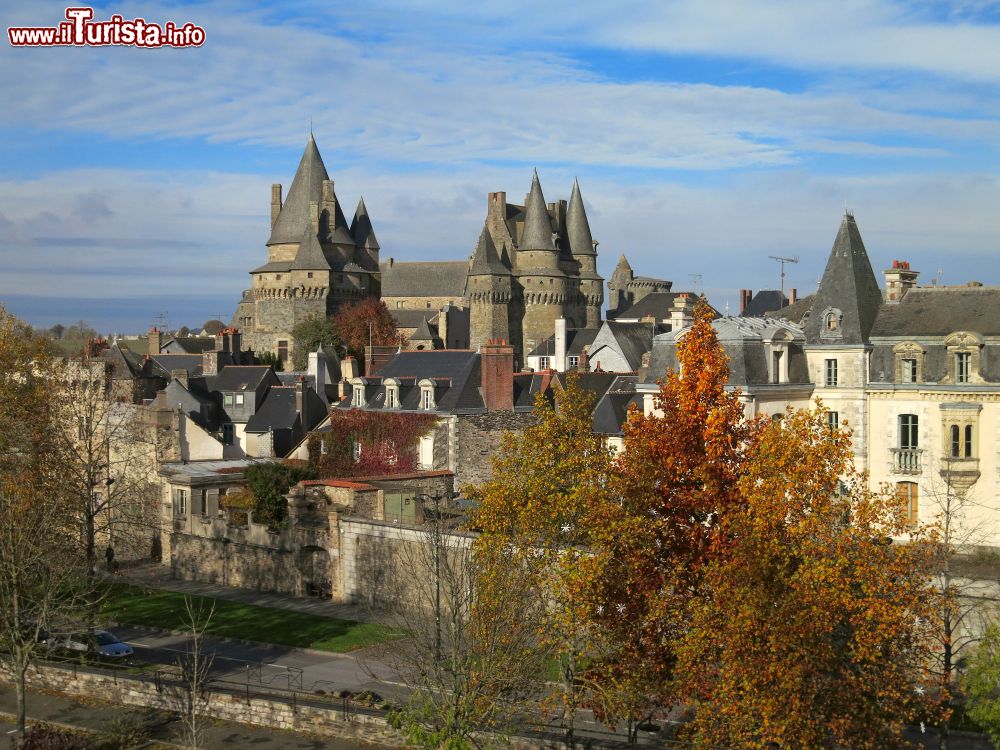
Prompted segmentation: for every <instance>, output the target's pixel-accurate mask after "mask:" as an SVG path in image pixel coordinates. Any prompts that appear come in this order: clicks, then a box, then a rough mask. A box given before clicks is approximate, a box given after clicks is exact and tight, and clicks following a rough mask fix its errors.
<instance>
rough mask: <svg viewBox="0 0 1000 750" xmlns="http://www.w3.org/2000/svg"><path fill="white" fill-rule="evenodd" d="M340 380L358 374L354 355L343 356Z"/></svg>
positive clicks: (352, 378)
mask: <svg viewBox="0 0 1000 750" xmlns="http://www.w3.org/2000/svg"><path fill="white" fill-rule="evenodd" d="M340 375H341V380H354V378H356V377H357V376H358V360H356V359H355V358H354V357H351V356H347V357H344V361H343V363H342V364H341V366H340Z"/></svg>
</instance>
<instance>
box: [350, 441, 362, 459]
mask: <svg viewBox="0 0 1000 750" xmlns="http://www.w3.org/2000/svg"><path fill="white" fill-rule="evenodd" d="M351 455H352V456H354V460H355V461H360V460H361V441H360V440H355V441H354V443H353V444H352V445H351Z"/></svg>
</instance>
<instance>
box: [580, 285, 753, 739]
mask: <svg viewBox="0 0 1000 750" xmlns="http://www.w3.org/2000/svg"><path fill="white" fill-rule="evenodd" d="M712 318H713V314H712V311H711V309H710V308H709V307H708V305H706V304H704V303H699V304H698V306H697V307H696V310H695V322H694V324H693V325H692V326H691V328H689V329H688V330H686V331H685V332H684V333H683V334H682V335H681V337H680V339H679V340H678V342H677V363H678V369H677V371H673V370H671V371H668V372H666V373H665V375H664V378H663V380H662V381H661V384H660V392H659V393H658V394H657V395H656V397H655V399H654V410H653V411H652V412H651V413H649V414H643V413H641V412H638V411H633V412H632V413H631V414H630V418H629V420H628V422H627V424H626V426H625V440H624V444H625V445H624V452H623V453H622V454H621V455H620V456H619V457H618V458H617V460H616V465H615V481H614V483H613V485H614V487H613V489H614V494H615V496H616V497H617V498H618V502H617V503H614V504H607V505H605V508H606V509H608V510H609V511H610V512H609V514H608V515H607V517H605V518H602V519H601V521H600V522H599V523H596V524H595V528H596V529H597V531H596V533H595V539H596V542H597V547H598V549H599V554H598V562H599V565H600V567H601V573H600V575H599V576H598V577H597V578H596V580H595V582H594V584H595V585H594V586H593V587H592V589H591V591H590V602H589V604H590V615H591V617H593V619H594V620H595V621H596V622H597V623H599V624H600V626H601V628H602V629H603V630H604V631H605V632H606V633H607V637H606V638H605V641H606V642H607V643H609V644H612V645H613V648H612V649H611V650H610V651H608V652H606V653H605V654H604V656H603V658H602V659H601V660H599V661H598V662H595V663H594V665H593V667H592V669H591V670H590V675H589V677H590V679H591V681H592V682H593V683H594V684H595V685H597V686H602V685H604V686H607V685H620V686H622V687H624V688H625V690H626V692H627V694H628V695H629V696H631V697H630V699H629V700H628V701H623V700H622V692H621V690H612V691H610V692H605V691H602V690H597V691H596V692H597V693H598V695H602V694H603V695H606V698H605V699H604V700H603V701H600V702H599V703H598V705H597V706H596V708H597V710H598V712H599V714H600V715H602V716H603V717H604V718H605V720H606V721H607V722H609V723H614V722H615V721H616V720H618V719H625V720H629V721H630V722H634V721H636V720H639V719H641V718H643V717H644V716H645V715H648V714H649V712H650V711H651V710H652V709H653V708H655V707H657V706H664V705H666V704H669V703H671V702H672V701H673V700H674V691H673V688H672V680H673V676H674V663H675V659H676V656H675V654H674V644H675V642H676V640H677V639H678V638H679V637H680V636H681V634H682V633H683V631H684V628H685V623H686V613H687V609H688V604H689V602H690V601H691V600H692V598H693V597H694V596H695V595H696V594H697V592H698V590H699V587H700V581H701V578H702V575H703V570H704V567H705V564H706V561H707V560H709V559H711V557H712V556H713V555H715V554H717V553H718V550H719V549H720V548H721V547H722V546H723V545H724V543H725V540H724V539H723V538H722V537H721V536H720V533H719V519H720V518H721V517H722V516H723V515H724V514H725V513H727V512H728V511H729V509H730V508H732V507H734V506H737V505H739V503H740V491H739V486H738V479H739V476H740V472H741V470H742V465H743V456H742V447H743V443H744V442H745V441H746V439H747V438H748V436H749V434H750V428H749V426H748V424H747V423H746V422H745V421H744V419H743V407H742V406H741V404H740V402H739V399H738V396H737V395H736V394H735V393H732V392H729V391H728V390H727V389H726V385H727V382H728V379H729V367H728V363H727V359H726V355H725V352H724V351H723V350H722V347H721V346H720V345H719V343H718V339H717V337H716V334H715V331H714V329H713V327H712Z"/></svg>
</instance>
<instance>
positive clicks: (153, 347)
mask: <svg viewBox="0 0 1000 750" xmlns="http://www.w3.org/2000/svg"><path fill="white" fill-rule="evenodd" d="M161 346H163V334H162V333H160V332H159V331H158V330H157V329H156V326H153V327H152V328H150V329H149V353H150V354H159V353H160V347H161Z"/></svg>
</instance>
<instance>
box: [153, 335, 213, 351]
mask: <svg viewBox="0 0 1000 750" xmlns="http://www.w3.org/2000/svg"><path fill="white" fill-rule="evenodd" d="M171 344H175V345H176V346H177V347H178V348H179V349H180V350H181V351H179V352H176V353H177V354H201V353H202V352H209V351H212V350H213V349H215V337H214V336H174V337H173V338H171V339H168V340H167V341H165V342H164V343H163V345H162V346H161V347H160V350H161V351H163V350H164V349H166V348H167V347H168V346H170V345H171ZM166 353H167V354H171V353H173V352H166Z"/></svg>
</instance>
